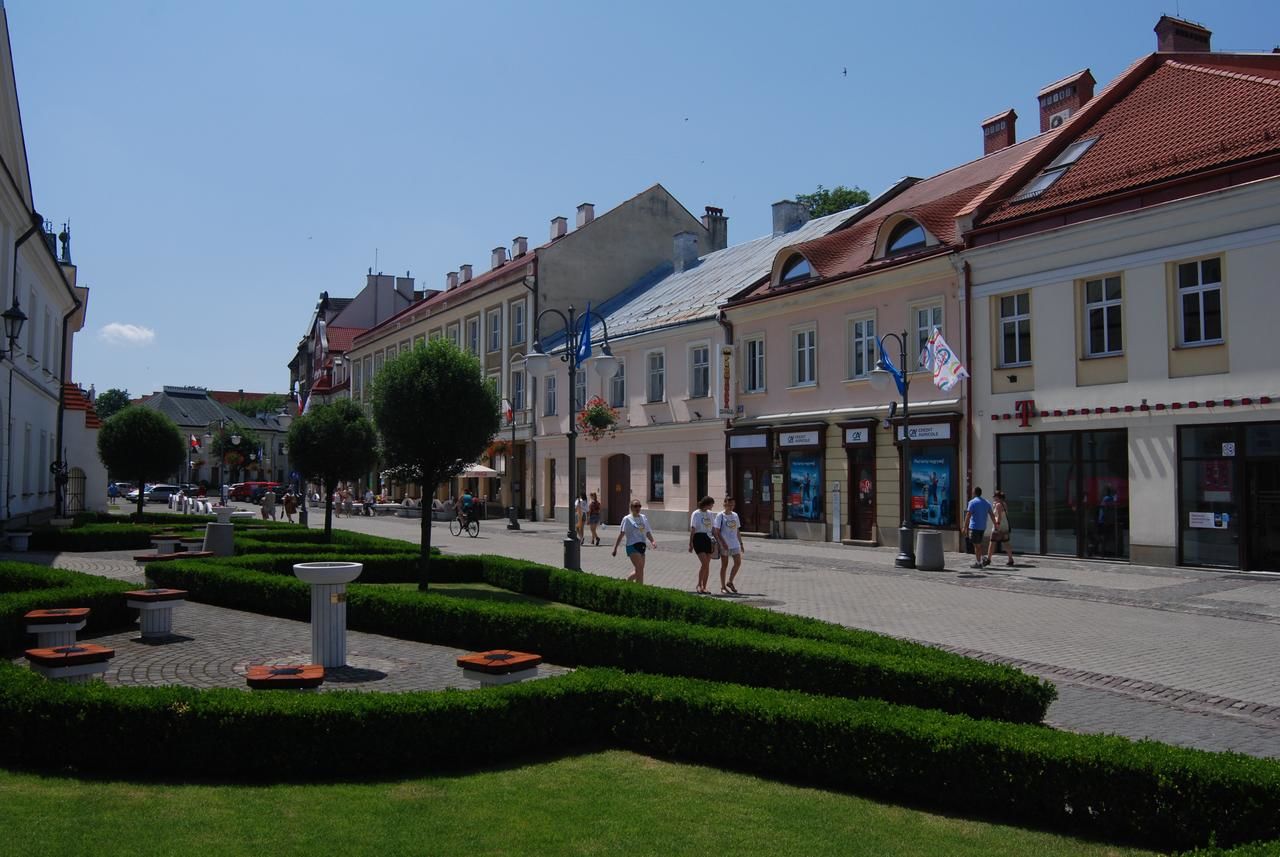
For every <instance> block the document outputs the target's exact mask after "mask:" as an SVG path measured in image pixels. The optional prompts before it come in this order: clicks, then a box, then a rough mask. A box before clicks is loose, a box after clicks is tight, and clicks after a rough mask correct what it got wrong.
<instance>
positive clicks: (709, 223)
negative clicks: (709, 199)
mask: <svg viewBox="0 0 1280 857" xmlns="http://www.w3.org/2000/svg"><path fill="white" fill-rule="evenodd" d="M702 225H703V226H705V227H706V228H707V233H708V235H709V238H708V241H709V242H710V246H709V247H707V252H708V253H714V252H715V251H717V250H723V249H724V248H726V247H728V246H729V218H727V217H725V216H724V209H723V208H715V207H714V206H710V205H708V206H707V213H706V214H704V215H702Z"/></svg>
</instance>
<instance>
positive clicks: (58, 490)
mask: <svg viewBox="0 0 1280 857" xmlns="http://www.w3.org/2000/svg"><path fill="white" fill-rule="evenodd" d="M79 311H80V302H79V301H76V303H75V306H73V307H71V309H69V310H67V314H66V315H64V316H63V317H62V339H60V340H59V342H60V343H61V344H62V356H61V357H60V358H59V362H58V427H57V431H58V446H57V449H58V460H57V461H55V462H53V465H52V469H53V490H54V509H55V514H57V516H58V517H59V518H62V517H65V516H66V511H67V510H66V504H67V494H66V487H67V451H66V450H65V449H64V448H63V446H62V436H63V426H62V421H63V419H64V418H65V417H66V413H67V397H66V391H65V390H63V385H64V384H66V383H67V327H68V326H70V324H71V316H73V315H75V314H76V313H77V312H79Z"/></svg>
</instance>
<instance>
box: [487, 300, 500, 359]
mask: <svg viewBox="0 0 1280 857" xmlns="http://www.w3.org/2000/svg"><path fill="white" fill-rule="evenodd" d="M489 350H490V351H501V350H502V310H500V309H495V310H490V311H489Z"/></svg>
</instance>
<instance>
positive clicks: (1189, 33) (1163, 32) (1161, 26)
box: [1156, 15, 1213, 54]
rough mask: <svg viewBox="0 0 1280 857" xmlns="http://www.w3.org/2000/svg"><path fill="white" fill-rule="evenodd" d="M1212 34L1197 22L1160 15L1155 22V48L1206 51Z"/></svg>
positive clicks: (1162, 50) (1182, 51)
mask: <svg viewBox="0 0 1280 857" xmlns="http://www.w3.org/2000/svg"><path fill="white" fill-rule="evenodd" d="M1212 35H1213V33H1211V32H1210V31H1209V30H1207V29H1206V28H1204V27H1202V26H1200V25H1199V24H1193V23H1191V22H1190V21H1184V20H1182V19H1181V18H1170V17H1169V16H1168V15H1161V16H1160V20H1159V21H1157V22H1156V50H1157V51H1160V52H1161V53H1174V52H1176V53H1187V54H1191V53H1197V54H1199V53H1208V52H1209V51H1210V47H1209V37H1210V36H1212Z"/></svg>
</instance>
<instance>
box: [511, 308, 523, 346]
mask: <svg viewBox="0 0 1280 857" xmlns="http://www.w3.org/2000/svg"><path fill="white" fill-rule="evenodd" d="M523 342H524V301H520V302H519V303H514V304H512V305H511V344H512V345H520V344H521V343H523Z"/></svg>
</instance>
